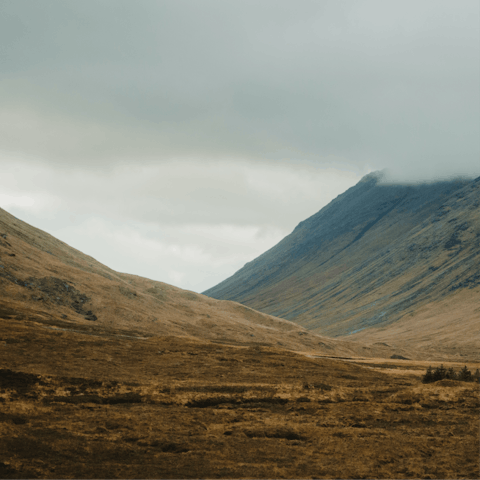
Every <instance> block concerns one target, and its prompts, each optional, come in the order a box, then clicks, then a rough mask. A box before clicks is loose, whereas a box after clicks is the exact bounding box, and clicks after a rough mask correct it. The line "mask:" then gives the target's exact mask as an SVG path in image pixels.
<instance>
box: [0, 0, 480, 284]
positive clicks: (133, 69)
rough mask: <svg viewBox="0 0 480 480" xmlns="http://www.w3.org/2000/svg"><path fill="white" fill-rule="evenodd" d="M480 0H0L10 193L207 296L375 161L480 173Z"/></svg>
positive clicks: (436, 172)
mask: <svg viewBox="0 0 480 480" xmlns="http://www.w3.org/2000/svg"><path fill="white" fill-rule="evenodd" d="M479 25H480V3H479V2H478V1H477V0H459V1H456V2H452V1H451V0H422V1H419V0H413V1H412V0H402V1H399V0H398V1H393V0H392V1H386V0H316V1H310V0H295V1H292V0H288V1H285V0H255V1H250V0H230V1H225V0H163V1H162V0H135V1H131V0H128V1H125V0H82V1H81V2H80V1H78V0H42V1H41V2H39V1H37V0H0V207H2V208H4V209H5V210H7V211H9V212H10V213H12V214H13V215H15V216H17V217H18V218H20V219H22V220H24V221H26V222H28V223H30V224H32V225H34V226H36V227H38V228H41V229H42V230H45V231H47V232H49V233H50V234H52V235H54V236H56V237H57V238H59V239H61V240H63V241H65V242H67V243H68V244H69V245H71V246H73V247H75V248H77V249H79V250H81V251H83V252H84V253H87V254H88V255H91V256H93V257H95V258H96V259H97V260H99V261H100V262H102V263H104V264H106V265H108V266H109V267H111V268H113V269H115V270H118V271H122V272H128V273H133V274H137V275H141V276H145V277H148V278H152V279H154V280H159V281H163V282H166V283H170V284H173V285H176V286H179V287H181V288H185V289H189V290H193V291H197V292H201V291H204V290H206V289H207V288H210V287H212V286H213V285H215V284H217V283H219V282H220V281H222V280H224V279H225V278H227V277H228V276H230V275H232V274H233V273H234V272H235V271H236V270H238V269H239V268H241V267H242V266H243V265H244V264H245V263H246V262H248V261H250V260H252V259H253V258H255V257H257V256H258V255H260V254H261V253H263V252H264V251H266V250H267V249H269V248H270V247H272V246H273V245H275V244H276V243H278V241H280V240H281V239H282V238H283V237H284V236H286V235H288V234H289V233H290V232H291V231H292V230H293V228H294V227H295V226H296V225H297V224H298V223H299V222H300V221H302V220H304V219H305V218H307V217H308V216H310V215H312V214H314V213H316V212H317V211H318V210H320V209H321V208H322V207H323V206H325V205H326V204H328V203H329V202H330V201H331V200H332V199H333V198H335V197H336V196H337V195H339V194H341V193H343V192H344V191H345V190H346V189H348V188H349V187H351V186H353V185H354V184H356V183H357V182H358V181H359V180H360V179H361V178H362V177H363V176H364V175H365V174H367V173H369V172H371V171H374V170H384V169H386V171H387V172H388V176H389V178H390V179H391V180H394V181H401V182H411V181H432V180H435V179H444V178H449V177H453V176H457V175H462V176H478V175H480V161H479V158H480V151H479V150H480V99H479V96H480V87H479V85H480V51H479V50H480V27H479Z"/></svg>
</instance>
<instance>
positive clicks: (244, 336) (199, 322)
mask: <svg viewBox="0 0 480 480" xmlns="http://www.w3.org/2000/svg"><path fill="white" fill-rule="evenodd" d="M0 317H1V318H7V319H8V318H11V319H17V320H18V319H26V320H27V319H28V320H29V321H34V322H37V323H42V324H44V325H46V326H47V327H48V328H51V327H55V328H59V327H61V328H65V329H67V330H69V329H70V330H72V329H73V331H75V329H81V330H82V331H88V328H89V326H92V327H93V326H95V330H98V328H104V329H106V330H108V331H109V332H110V333H112V332H113V333H115V334H119V335H134V336H152V335H157V336H158V335H162V336H165V335H173V336H183V337H189V338H196V339H201V340H207V341H214V342H217V343H228V344H234V345H275V346H280V347H283V348H287V349H291V350H298V351H311V352H315V353H318V354H322V353H323V354H326V355H355V354H356V353H358V352H360V353H361V354H362V355H364V354H366V353H368V352H370V353H371V354H374V353H375V352H380V353H382V352H383V354H384V355H387V354H389V353H390V354H391V353H393V350H391V349H390V350H389V349H386V348H383V350H382V349H381V348H380V347H374V348H373V349H367V350H364V349H362V345H361V344H356V343H354V342H342V341H335V340H332V339H329V338H324V337H319V336H318V335H316V334H314V333H309V332H308V331H306V330H305V329H304V328H303V327H300V326H298V325H296V324H295V323H291V322H289V321H286V320H283V319H280V318H276V317H273V316H270V315H267V314H263V313H259V312H256V311H255V310H252V309H251V308H248V307H245V306H243V305H240V304H238V303H235V302H226V301H220V300H214V299H211V298H208V297H206V296H204V295H200V294H197V293H193V292H189V291H185V290H181V289H179V288H176V287H173V286H171V285H167V284H165V283H161V282H156V281H153V280H149V279H146V278H141V277H137V276H134V275H127V274H122V273H118V272H115V271H113V270H111V269H109V268H108V267H106V266H105V265H102V264H101V263H99V262H97V261H96V260H95V259H93V258H91V257H89V256H87V255H84V254H83V253H81V252H79V251H78V250H75V249H74V248H71V247H69V246H68V245H66V244H65V243H63V242H61V241H59V240H58V239H56V238H54V237H52V236H51V235H49V234H47V233H45V232H43V231H41V230H39V229H36V228H34V227H32V226H30V225H28V224H26V223H24V222H22V221H21V220H19V219H17V218H15V217H14V216H12V215H10V214H8V213H7V212H5V211H4V210H2V209H0Z"/></svg>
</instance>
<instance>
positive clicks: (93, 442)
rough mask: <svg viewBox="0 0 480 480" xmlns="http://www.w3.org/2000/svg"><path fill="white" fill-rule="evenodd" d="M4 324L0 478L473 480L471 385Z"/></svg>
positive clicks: (256, 352) (474, 387) (265, 351)
mask: <svg viewBox="0 0 480 480" xmlns="http://www.w3.org/2000/svg"><path fill="white" fill-rule="evenodd" d="M4 317H8V318H3V319H2V318H0V477H1V478H26V477H27V478H478V477H479V474H480V469H479V458H478V451H479V447H480V442H479V428H478V420H479V413H480V403H479V385H478V384H473V383H461V382H456V381H450V380H443V381H441V382H436V383H433V384H428V385H424V384H422V383H421V379H420V374H421V373H423V372H424V371H425V368H426V367H427V366H428V363H429V362H427V363H424V364H422V362H418V361H417V362H406V361H404V360H392V359H389V360H382V359H350V360H347V361H346V360H340V359H329V358H320V357H315V356H307V355H304V354H299V353H294V352H289V351H285V350H280V349H274V348H270V347H267V346H259V345H253V344H252V345H251V346H244V347H233V346H227V345H221V344H215V343H212V342H200V341H196V340H194V339H191V338H187V337H184V338H180V337H144V336H142V335H141V333H139V332H122V335H118V333H116V332H113V331H107V330H105V329H102V328H100V327H96V326H95V325H92V326H91V327H90V326H88V327H86V326H82V327H80V326H75V325H74V324H68V323H66V322H63V323H62V322H59V321H58V320H53V319H49V318H48V317H45V318H43V319H42V318H39V317H38V318H34V319H29V318H20V317H15V315H12V314H10V315H4ZM445 365H446V366H449V364H447V362H445ZM467 365H468V366H469V368H470V369H475V368H477V367H478V364H477V365H475V364H468V363H467ZM458 366H459V365H455V368H458Z"/></svg>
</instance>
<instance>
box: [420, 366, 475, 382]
mask: <svg viewBox="0 0 480 480" xmlns="http://www.w3.org/2000/svg"><path fill="white" fill-rule="evenodd" d="M444 379H448V380H460V381H461V382H473V381H474V380H476V379H480V373H479V371H478V369H477V371H476V372H475V374H474V375H472V372H470V370H469V369H468V368H467V367H466V366H465V367H463V368H462V369H461V370H460V372H459V373H458V374H457V373H455V370H454V369H453V368H452V367H450V368H449V369H448V370H447V369H446V368H445V367H444V366H443V365H440V366H439V367H437V368H436V369H435V370H433V369H432V367H428V368H427V371H426V372H425V375H424V376H423V377H422V382H423V383H431V382H438V381H439V380H444Z"/></svg>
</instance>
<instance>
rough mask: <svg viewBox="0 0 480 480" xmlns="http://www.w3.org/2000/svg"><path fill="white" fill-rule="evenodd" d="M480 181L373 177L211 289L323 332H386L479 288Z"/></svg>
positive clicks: (335, 334)
mask: <svg viewBox="0 0 480 480" xmlns="http://www.w3.org/2000/svg"><path fill="white" fill-rule="evenodd" d="M479 187H480V179H478V178H477V179H474V180H467V179H457V180H450V181H442V182H435V183H429V184H414V185H395V184H386V183H382V182H381V176H380V175H378V174H373V175H372V174H370V175H367V176H366V177H364V178H363V179H362V180H361V181H360V182H359V183H358V184H357V185H355V186H353V187H351V188H350V189H349V190H347V191H346V192H344V193H343V194H341V195H339V196H338V197H337V198H336V199H334V200H333V201H332V202H331V203H330V204H328V205H327V206H325V207H324V208H322V209H321V210H320V211H319V212H317V213H316V214H314V215H312V216H311V217H309V218H308V219H306V220H304V221H302V222H300V223H299V224H298V225H297V227H296V228H295V229H294V230H293V232H292V233H291V234H290V235H288V236H287V237H285V238H284V239H283V240H281V241H280V242H279V243H278V244H277V245H275V246H274V247H272V248H271V249H270V250H268V251H267V252H265V253H264V254H262V255H260V256H259V257H257V258H256V259H254V260H253V261H252V262H249V263H248V264H246V265H245V266H244V267H243V268H242V269H240V270H239V271H238V272H236V273H235V274H234V275H233V276H231V277H230V278H228V279H226V280H224V281H223V282H221V283H220V284H218V285H217V286H215V287H213V288H211V289H208V290H207V291H205V292H204V293H205V294H206V295H209V296H212V297H213V298H222V299H231V300H235V301H238V302H240V303H244V304H246V305H249V306H251V307H253V308H255V309H257V310H259V311H263V312H268V313H271V314H274V315H277V316H279V317H282V318H287V319H289V320H292V321H295V322H297V323H299V324H300V325H302V326H305V327H306V328H307V329H310V330H312V331H315V332H317V333H321V334H324V335H329V336H333V337H342V336H345V335H349V338H355V335H356V334H357V333H358V332H360V331H363V330H366V331H365V334H364V335H363V336H362V340H363V341H367V340H368V329H370V328H372V327H374V326H376V327H378V328H380V327H382V328H384V327H385V328H386V325H388V324H392V323H395V322H396V321H398V320H399V319H400V318H401V317H402V316H404V315H407V314H408V315H410V314H411V313H412V312H413V313H414V311H415V309H416V308H420V307H421V306H422V305H424V304H425V302H427V301H440V300H441V298H443V297H445V295H446V294H450V293H451V292H450V293H449V292H448V291H447V292H446V290H448V289H449V288H454V287H455V285H460V286H459V287H457V289H459V288H463V287H462V285H463V283H462V282H466V284H465V285H468V286H476V285H477V283H476V282H477V280H476V277H475V275H476V272H478V269H479V255H478V252H479V250H480V245H479V238H480V221H479V220H480V219H479V216H478V210H479V209H478V204H479V198H480V189H479ZM414 239H415V240H414ZM410 240H411V241H410ZM449 255H450V257H451V258H450V257H449ZM372 268H373V269H372ZM437 270H438V272H437V273H436V274H435V275H433V273H434V272H436V271H437ZM439 275H440V277H439V278H436V277H438V276H439ZM434 278H436V279H435V281H433V279H434ZM429 281H432V283H431V284H430V285H428V282H429ZM472 282H473V283H472ZM386 284H388V288H385V285H386ZM472 288H473V287H472ZM452 292H453V290H452ZM473 293H475V298H477V296H476V294H477V290H475V291H473V290H472V294H473ZM474 310H475V309H474V308H473V309H472V315H474V319H475V318H477V317H476V315H477V314H475V312H474ZM362 312H363V313H362ZM474 323H475V322H470V323H469V325H470V327H471V328H473V329H474V331H475V332H477V330H478V328H475V325H474ZM477 323H478V322H477ZM377 333H378V332H377ZM478 333H480V332H478ZM452 335H453V334H452ZM465 335H466V333H465V332H464V336H465ZM453 336H455V335H453ZM411 337H412V338H410V339H409V341H410V342H414V341H415V339H414V338H413V337H414V335H413V334H412V336H411ZM457 337H458V335H457ZM378 338H379V337H378V335H377V339H378ZM452 338H453V337H452ZM405 340H407V339H406V337H405ZM457 340H458V338H457ZM432 341H433V340H432ZM454 343H455V342H454ZM453 346H454V345H453V344H452V347H453ZM470 347H472V345H470V346H469V347H468V349H470Z"/></svg>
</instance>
